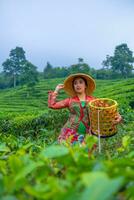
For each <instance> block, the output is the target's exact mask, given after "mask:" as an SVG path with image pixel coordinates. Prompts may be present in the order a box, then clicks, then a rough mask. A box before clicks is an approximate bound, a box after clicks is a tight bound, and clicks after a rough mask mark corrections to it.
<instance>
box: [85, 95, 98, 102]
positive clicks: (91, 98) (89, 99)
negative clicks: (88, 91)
mask: <svg viewBox="0 0 134 200" xmlns="http://www.w3.org/2000/svg"><path fill="white" fill-rule="evenodd" d="M86 99H87V100H88V101H91V100H93V99H96V97H94V96H86Z"/></svg>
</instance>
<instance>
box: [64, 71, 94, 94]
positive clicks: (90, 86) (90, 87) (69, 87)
mask: <svg viewBox="0 0 134 200" xmlns="http://www.w3.org/2000/svg"><path fill="white" fill-rule="evenodd" d="M79 77H80V78H84V79H85V80H86V82H87V87H86V95H88V96H90V95H91V94H92V93H93V91H94V90H95V87H96V85H95V80H94V79H93V78H92V77H91V76H89V75H87V74H83V73H77V74H72V75H70V76H68V77H67V78H66V79H65V81H64V90H65V92H66V93H67V94H68V95H70V96H72V97H73V96H76V93H75V91H74V89H73V80H74V79H75V78H79Z"/></svg>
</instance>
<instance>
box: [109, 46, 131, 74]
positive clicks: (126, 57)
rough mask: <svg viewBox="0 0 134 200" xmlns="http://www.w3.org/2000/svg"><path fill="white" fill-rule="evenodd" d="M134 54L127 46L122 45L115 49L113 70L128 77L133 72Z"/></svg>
mask: <svg viewBox="0 0 134 200" xmlns="http://www.w3.org/2000/svg"><path fill="white" fill-rule="evenodd" d="M133 62H134V57H133V52H132V51H130V50H129V48H128V46H127V44H121V45H119V46H117V47H116V48H115V51H114V56H113V57H111V65H112V70H113V71H115V72H119V73H121V75H122V76H123V77H127V76H129V75H130V74H131V73H132V70H133Z"/></svg>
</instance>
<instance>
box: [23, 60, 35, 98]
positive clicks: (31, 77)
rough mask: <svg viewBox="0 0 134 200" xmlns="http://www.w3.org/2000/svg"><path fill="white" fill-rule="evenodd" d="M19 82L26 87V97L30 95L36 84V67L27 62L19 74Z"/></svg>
mask: <svg viewBox="0 0 134 200" xmlns="http://www.w3.org/2000/svg"><path fill="white" fill-rule="evenodd" d="M21 82H22V83H23V84H26V85H27V88H28V90H27V97H28V96H29V94H30V91H33V90H34V87H35V85H36V83H37V82H38V72H37V67H36V66H34V65H33V64H32V63H30V62H29V61H26V62H25V65H24V67H23V70H22V73H21Z"/></svg>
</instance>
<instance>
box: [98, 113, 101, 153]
mask: <svg viewBox="0 0 134 200" xmlns="http://www.w3.org/2000/svg"><path fill="white" fill-rule="evenodd" d="M100 111H101V110H98V142H99V153H101V141H100Z"/></svg>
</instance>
